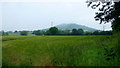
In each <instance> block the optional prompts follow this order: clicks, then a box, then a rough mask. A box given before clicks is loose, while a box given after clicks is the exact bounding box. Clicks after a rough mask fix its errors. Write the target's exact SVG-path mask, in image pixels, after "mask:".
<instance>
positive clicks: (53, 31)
mask: <svg viewBox="0 0 120 68" xmlns="http://www.w3.org/2000/svg"><path fill="white" fill-rule="evenodd" d="M15 33H18V34H20V35H28V34H34V35H112V31H94V32H84V30H83V29H72V30H59V29H58V28H57V27H51V28H50V29H48V30H46V31H43V30H34V31H15V32H14V34H15ZM2 35H3V36H6V35H9V33H8V32H4V31H2Z"/></svg>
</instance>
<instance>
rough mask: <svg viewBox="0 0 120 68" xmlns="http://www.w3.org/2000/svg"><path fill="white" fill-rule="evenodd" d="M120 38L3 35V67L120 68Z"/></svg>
mask: <svg viewBox="0 0 120 68" xmlns="http://www.w3.org/2000/svg"><path fill="white" fill-rule="evenodd" d="M118 39H119V38H116V36H114V37H113V38H112V37H111V36H4V37H3V39H2V41H3V46H2V48H3V51H2V54H3V59H2V60H3V63H2V64H3V66H119V65H120V63H119V62H120V58H119V52H120V49H118V48H120V47H119V43H118ZM114 48H116V50H114ZM117 50H118V51H117Z"/></svg>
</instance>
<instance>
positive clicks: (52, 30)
mask: <svg viewBox="0 0 120 68" xmlns="http://www.w3.org/2000/svg"><path fill="white" fill-rule="evenodd" d="M46 34H47V35H57V34H59V30H58V28H57V27H51V28H50V29H49V30H47V31H46Z"/></svg>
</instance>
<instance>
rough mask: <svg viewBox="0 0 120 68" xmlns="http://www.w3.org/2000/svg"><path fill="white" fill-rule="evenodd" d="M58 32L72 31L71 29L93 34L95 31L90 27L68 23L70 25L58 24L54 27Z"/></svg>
mask: <svg viewBox="0 0 120 68" xmlns="http://www.w3.org/2000/svg"><path fill="white" fill-rule="evenodd" d="M55 27H57V28H58V29H60V30H72V29H74V28H75V29H83V30H84V31H89V32H93V31H96V30H97V29H94V28H91V27H87V26H84V25H78V24H75V23H70V24H60V25H57V26H55Z"/></svg>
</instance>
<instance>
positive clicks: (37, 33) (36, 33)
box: [33, 30, 43, 35]
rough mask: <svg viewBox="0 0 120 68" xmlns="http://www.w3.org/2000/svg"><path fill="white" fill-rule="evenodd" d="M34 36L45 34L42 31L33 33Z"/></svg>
mask: <svg viewBox="0 0 120 68" xmlns="http://www.w3.org/2000/svg"><path fill="white" fill-rule="evenodd" d="M33 34H35V35H42V34H43V32H42V31H41V30H35V31H33Z"/></svg>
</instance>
